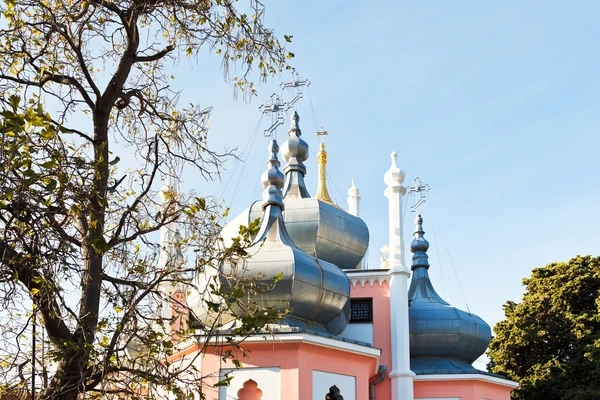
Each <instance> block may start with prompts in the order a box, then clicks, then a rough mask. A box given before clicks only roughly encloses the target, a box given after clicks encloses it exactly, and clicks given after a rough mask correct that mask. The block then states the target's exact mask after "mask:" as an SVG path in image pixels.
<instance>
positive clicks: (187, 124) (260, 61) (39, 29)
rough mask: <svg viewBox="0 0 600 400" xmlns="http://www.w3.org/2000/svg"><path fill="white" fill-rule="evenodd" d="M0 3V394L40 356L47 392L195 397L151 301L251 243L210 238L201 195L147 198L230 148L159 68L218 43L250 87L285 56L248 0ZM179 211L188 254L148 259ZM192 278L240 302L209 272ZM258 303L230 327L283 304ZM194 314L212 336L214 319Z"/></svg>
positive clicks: (212, 216)
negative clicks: (37, 349) (37, 330)
mask: <svg viewBox="0 0 600 400" xmlns="http://www.w3.org/2000/svg"><path fill="white" fill-rule="evenodd" d="M0 15H1V18H2V19H1V20H0V112H1V119H0V146H1V151H0V165H1V166H2V172H1V173H0V304H1V306H0V311H1V312H2V313H1V315H0V317H1V318H2V323H1V324H0V333H1V335H0V340H1V342H0V375H1V376H0V395H1V394H2V393H1V392H2V391H3V390H4V391H12V392H13V393H15V390H16V392H22V391H23V389H24V388H25V387H27V385H28V384H29V380H30V377H31V374H32V370H35V374H36V375H38V374H39V375H40V376H39V379H38V380H37V382H38V384H41V386H42V387H41V389H43V390H41V398H42V399H60V400H63V399H64V400H67V399H76V398H93V397H97V398H105V397H106V396H107V395H109V394H114V395H127V396H130V397H135V396H142V395H143V396H144V398H145V397H146V396H148V395H149V393H150V392H149V391H150V390H153V389H151V388H157V391H156V395H155V394H152V396H154V397H157V396H158V394H161V393H162V394H164V395H166V393H167V392H171V393H173V394H175V395H178V396H184V395H186V393H185V392H186V391H187V392H197V393H199V392H200V391H201V387H202V377H199V376H198V375H197V374H195V373H194V371H193V369H194V366H193V365H186V366H185V368H172V366H171V365H169V362H167V361H166V360H167V358H168V356H169V355H171V354H173V351H174V347H173V343H172V340H171V336H170V334H169V332H168V329H167V328H166V327H169V326H170V325H171V323H172V322H173V321H170V320H165V319H164V318H163V317H162V316H161V313H160V312H158V309H159V308H160V307H159V306H160V304H161V302H162V301H164V300H165V298H164V297H165V290H162V289H161V288H164V287H165V286H169V285H170V286H169V287H172V288H174V290H175V289H177V288H180V287H187V286H185V285H189V284H190V283H191V278H190V277H191V276H193V274H195V273H197V271H198V270H199V269H205V268H215V267H218V265H219V264H220V263H221V262H223V261H224V260H225V259H227V260H230V261H233V262H236V260H239V259H241V258H243V257H244V249H243V247H244V245H245V244H247V241H245V240H243V239H244V238H242V240H239V241H237V242H236V245H235V246H234V248H233V249H220V245H219V239H218V234H217V233H218V231H219V220H220V213H219V208H218V206H217V205H216V204H215V203H214V202H213V201H211V199H210V198H204V197H202V195H201V194H198V193H193V192H192V193H179V192H177V191H176V190H175V189H174V188H169V189H168V190H167V191H166V192H165V193H164V197H165V204H161V201H160V200H159V199H158V197H157V192H158V188H159V187H160V186H161V178H162V177H165V176H168V175H171V176H172V178H173V179H174V180H177V179H178V176H177V174H178V173H179V172H180V171H181V170H182V169H183V168H188V169H193V170H194V171H195V172H196V176H198V177H200V176H204V177H205V178H207V179H210V178H211V177H213V176H214V174H215V173H216V172H217V171H218V169H219V166H220V164H221V162H222V159H223V158H222V157H223V155H222V154H218V153H216V152H214V151H213V150H211V149H210V148H209V146H208V139H207V120H208V117H209V113H210V108H208V107H201V106H199V105H198V104H187V105H185V106H183V107H181V106H180V105H179V104H178V102H177V100H178V98H179V93H178V92H176V91H175V90H174V89H173V88H172V86H171V82H172V79H173V77H172V76H171V74H170V73H169V71H168V70H167V67H166V66H167V65H168V62H169V61H170V62H173V61H177V60H180V59H184V60H185V59H186V57H188V58H189V57H201V56H203V55H208V54H209V52H212V53H213V54H216V55H220V56H221V57H222V58H223V67H224V71H225V76H226V77H227V78H228V79H229V80H230V81H231V82H233V84H234V87H236V88H237V90H238V91H242V92H243V93H244V94H245V95H252V94H253V93H254V86H253V83H252V79H251V78H252V76H253V75H251V74H250V73H251V72H252V71H254V72H255V75H254V76H256V77H258V78H260V79H263V78H266V77H267V76H268V75H270V74H273V73H275V72H277V71H280V70H281V69H283V68H287V64H286V62H287V61H286V60H287V59H288V58H290V57H292V56H293V55H292V54H291V53H288V52H287V51H286V50H285V48H284V46H283V45H281V44H280V42H279V41H278V40H277V38H276V37H275V36H274V34H273V32H272V31H271V30H269V29H268V28H266V27H265V26H264V25H263V18H264V8H263V6H262V4H261V3H260V2H259V1H257V0H248V2H247V3H246V4H239V3H238V2H236V1H233V0H18V1H15V0H1V1H0ZM290 38H291V37H290V36H285V40H286V41H289V40H290ZM203 49H205V50H203ZM230 67H233V68H230ZM233 69H235V71H237V73H238V74H239V75H238V76H236V77H232V76H230V75H229V71H230V70H233ZM202 100H204V101H206V100H205V99H202ZM124 159H127V160H128V162H129V165H128V166H129V168H127V167H123V161H122V160H124ZM131 165H133V167H131ZM175 221H176V222H177V223H178V224H179V226H180V229H181V237H180V238H179V239H177V243H176V245H177V246H178V248H179V250H180V252H181V253H182V254H184V255H185V254H194V257H193V260H188V262H187V263H181V262H180V261H179V259H177V260H175V261H177V262H175V261H174V260H169V262H167V263H166V265H164V266H162V267H161V268H158V267H157V255H158V253H159V251H158V250H159V249H158V246H157V243H156V242H157V240H156V239H157V232H158V231H159V230H160V229H161V227H163V226H165V225H169V224H171V223H172V222H175ZM248 237H249V236H248V235H246V239H247V238H248ZM219 249H220V250H219ZM225 278H230V277H225ZM181 285H184V286H181ZM228 287H229V288H232V289H231V292H233V293H242V294H245V293H246V292H248V291H249V290H254V289H252V288H255V287H256V286H255V285H254V284H252V283H250V284H247V283H245V282H235V281H231V282H230V284H229V285H228ZM199 289H200V290H209V291H211V293H210V295H211V296H209V297H210V298H211V299H215V298H216V299H223V301H224V302H225V303H227V302H232V301H235V298H233V299H232V295H231V293H229V294H225V293H223V292H222V286H219V285H217V284H216V282H215V284H214V285H209V286H208V287H207V288H199ZM260 290H263V288H260ZM183 291H185V289H184V290H183ZM183 297H185V296H183ZM233 297H235V296H233ZM220 304H222V303H221V302H220V301H216V302H215V305H214V307H213V308H214V311H215V312H217V313H218V312H222V311H224V310H223V309H222V308H220ZM179 307H182V309H181V311H182V314H185V313H186V310H185V304H183V303H182V304H179ZM32 310H35V312H36V314H37V318H38V323H40V324H41V325H42V326H43V328H44V330H43V331H44V334H45V339H46V341H47V344H48V346H49V348H48V347H45V352H44V355H43V356H44V357H46V358H45V359H44V365H43V366H39V365H35V366H33V365H31V362H30V360H31V354H30V350H31V348H30V342H29V340H28V339H27V334H28V333H29V332H31V322H32ZM250 311H254V313H253V312H249V314H250V315H244V321H247V322H248V323H247V324H242V325H241V326H239V327H238V330H236V331H235V332H233V334H238V335H242V336H243V335H244V334H246V333H249V332H251V331H253V330H255V329H256V327H260V326H262V325H264V323H266V322H269V321H271V320H272V319H273V318H277V315H274V314H272V313H270V312H268V310H267V311H264V310H262V311H261V312H260V313H256V312H255V311H257V310H255V309H250ZM252 315H255V316H256V318H255V319H253V318H252ZM216 320H218V318H217V319H216ZM180 327H181V332H178V335H177V336H178V337H181V336H183V335H185V334H186V333H187V332H186V324H181V325H180ZM204 328H205V330H206V335H205V337H206V338H207V339H206V340H207V342H208V340H209V339H208V338H210V335H211V332H214V331H215V330H216V329H218V328H219V326H218V325H214V326H209V327H204ZM40 340H41V338H40ZM228 343H229V344H230V345H231V346H233V347H235V343H236V341H235V339H232V338H229V339H228ZM232 354H233V352H231V351H226V352H225V353H224V354H223V357H224V358H230V357H233V355H232ZM39 356H40V357H41V356H42V355H39ZM46 361H48V362H49V363H50V365H49V366H48V365H46V364H45V362H46ZM38 394H40V392H39V391H38ZM152 396H151V397H152Z"/></svg>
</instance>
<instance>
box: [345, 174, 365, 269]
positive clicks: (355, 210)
mask: <svg viewBox="0 0 600 400" xmlns="http://www.w3.org/2000/svg"><path fill="white" fill-rule="evenodd" d="M346 201H347V202H348V212H349V213H350V214H352V215H354V216H355V217H358V216H359V213H360V191H359V190H358V188H357V187H356V182H355V181H354V178H352V186H351V187H350V189H348V198H347V199H346ZM367 257H368V252H367V253H366V254H365V256H364V257H363V258H362V260H360V264H359V267H358V268H360V269H366V268H367Z"/></svg>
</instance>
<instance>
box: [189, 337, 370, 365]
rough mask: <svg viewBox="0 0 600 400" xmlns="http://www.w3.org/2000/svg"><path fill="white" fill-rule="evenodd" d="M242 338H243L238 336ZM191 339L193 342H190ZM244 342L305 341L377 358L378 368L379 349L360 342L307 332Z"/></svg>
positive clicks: (194, 341)
mask: <svg viewBox="0 0 600 400" xmlns="http://www.w3.org/2000/svg"><path fill="white" fill-rule="evenodd" d="M239 339H240V340H242V339H243V338H239ZM192 340H193V342H192ZM243 341H244V343H257V344H260V343H269V342H280V343H307V344H312V345H314V346H320V347H326V348H329V349H334V350H341V351H344V352H347V353H354V354H358V355H361V356H366V357H373V358H377V365H376V366H375V370H377V368H379V357H381V349H378V348H375V347H370V346H365V345H361V344H356V343H351V342H346V341H343V340H338V339H332V338H328V337H323V336H317V335H311V334H309V333H274V334H264V335H252V336H248V337H247V338H245V339H243ZM197 343H198V341H197V340H196V339H195V338H191V339H190V340H187V341H186V342H185V343H181V345H185V347H183V348H180V351H185V349H187V348H189V347H191V346H192V345H195V344H197ZM208 343H210V344H217V338H215V337H213V338H211V339H210V340H209V342H208Z"/></svg>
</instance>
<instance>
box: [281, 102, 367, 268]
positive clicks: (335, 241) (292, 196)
mask: <svg viewBox="0 0 600 400" xmlns="http://www.w3.org/2000/svg"><path fill="white" fill-rule="evenodd" d="M291 121H292V124H291V127H290V130H289V138H288V140H287V141H286V142H285V143H284V144H283V146H282V148H283V151H282V153H283V158H284V159H285V160H287V162H288V165H286V167H285V174H286V183H285V190H284V196H283V197H284V200H283V201H284V203H285V212H284V218H285V223H286V227H287V230H288V232H289V234H290V237H291V238H292V239H293V240H294V243H296V245H297V246H298V247H300V248H301V249H302V250H304V251H305V252H307V253H308V254H313V255H315V256H316V257H318V258H319V259H321V260H325V261H329V262H331V263H333V264H335V265H337V266H338V267H340V268H342V269H356V268H359V266H360V261H361V260H362V258H363V257H364V256H365V253H366V252H367V246H368V244H369V229H368V228H367V225H366V224H365V223H364V221H363V220H362V219H360V218H358V217H355V216H354V215H351V214H350V213H347V212H346V211H344V210H342V209H340V208H338V207H336V206H335V205H333V204H332V202H330V201H327V200H326V199H325V201H322V200H320V199H318V198H309V196H308V191H307V190H306V188H305V187H304V175H305V173H306V168H305V167H304V164H302V163H301V162H300V161H301V160H306V154H307V153H308V145H307V144H306V142H304V141H303V140H302V139H300V135H301V130H300V124H299V121H300V117H299V116H298V113H296V112H295V111H294V113H293V114H292V116H291ZM325 157H326V155H325V154H324V152H323V153H321V155H320V166H321V167H323V174H324V173H325V169H324V166H325V164H324V163H325V162H326V158H325ZM321 192H322V190H321Z"/></svg>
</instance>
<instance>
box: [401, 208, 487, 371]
mask: <svg viewBox="0 0 600 400" xmlns="http://www.w3.org/2000/svg"><path fill="white" fill-rule="evenodd" d="M415 224H416V230H415V233H414V236H415V238H414V240H413V241H412V243H411V245H410V251H411V252H412V253H414V254H413V257H412V266H411V269H412V271H413V275H412V280H411V284H410V289H409V291H408V301H409V309H408V312H409V331H410V358H411V360H410V365H411V368H410V369H411V370H412V371H414V372H415V373H416V374H464V373H479V372H480V371H478V370H476V369H475V368H474V367H473V366H472V365H471V364H472V363H473V362H474V361H475V360H476V359H477V358H479V356H481V355H482V354H483V353H484V352H485V350H486V349H487V347H488V345H489V343H490V340H491V339H492V335H491V330H490V327H489V325H488V324H486V323H485V322H484V321H483V320H482V319H481V318H479V317H478V316H477V315H474V314H471V313H467V312H465V311H462V310H459V309H458V308H455V307H452V306H451V305H450V304H448V303H447V302H445V301H444V300H443V299H442V298H441V297H440V296H439V295H438V294H437V292H436V291H435V289H434V288H433V285H432V284H431V281H430V279H429V274H428V269H429V261H428V258H429V257H428V256H427V249H429V242H428V241H427V240H426V239H425V237H424V236H423V234H424V233H425V232H424V231H423V218H421V216H420V215H418V216H417V218H416V219H415Z"/></svg>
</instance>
